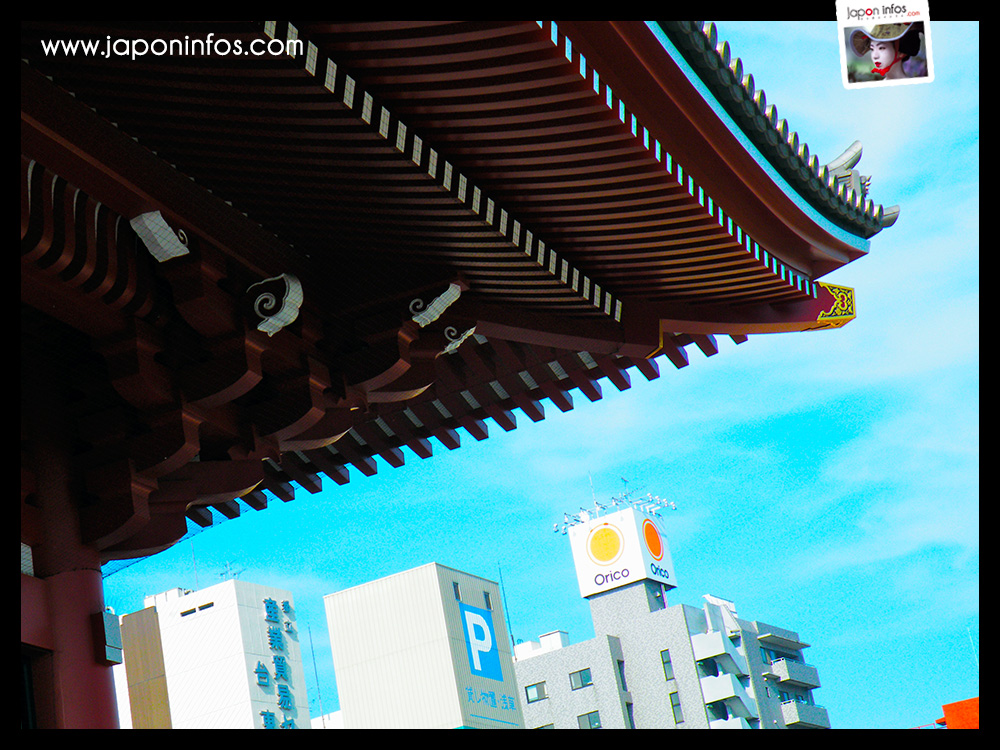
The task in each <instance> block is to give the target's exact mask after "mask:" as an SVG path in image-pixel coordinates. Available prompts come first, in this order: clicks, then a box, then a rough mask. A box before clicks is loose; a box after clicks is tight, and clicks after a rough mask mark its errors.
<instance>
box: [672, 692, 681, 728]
mask: <svg viewBox="0 0 1000 750" xmlns="http://www.w3.org/2000/svg"><path fill="white" fill-rule="evenodd" d="M670 707H671V708H672V709H673V710H674V724H680V723H681V722H683V721H684V712H683V711H682V710H681V696H680V693H676V692H674V693H671V694H670Z"/></svg>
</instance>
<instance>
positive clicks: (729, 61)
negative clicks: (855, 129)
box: [657, 21, 899, 238]
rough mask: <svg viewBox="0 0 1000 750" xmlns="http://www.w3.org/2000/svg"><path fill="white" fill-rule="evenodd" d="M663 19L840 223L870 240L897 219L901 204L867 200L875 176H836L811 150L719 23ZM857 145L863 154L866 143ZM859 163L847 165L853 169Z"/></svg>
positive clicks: (786, 170)
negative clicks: (722, 34) (757, 82)
mask: <svg viewBox="0 0 1000 750" xmlns="http://www.w3.org/2000/svg"><path fill="white" fill-rule="evenodd" d="M657 23H658V24H659V25H660V27H661V28H662V29H663V31H664V32H665V33H666V34H667V36H669V37H670V39H671V41H672V42H673V43H674V44H675V45H676V46H677V49H678V50H679V51H680V52H681V54H683V55H684V58H685V60H687V62H688V63H689V64H690V65H691V67H692V68H694V70H695V72H696V73H697V74H698V75H699V77H700V78H701V79H702V80H703V81H704V82H705V84H706V85H707V86H708V87H709V89H710V90H711V92H712V94H713V95H714V96H715V97H716V99H717V100H718V101H719V103H720V104H721V105H722V106H723V108H724V109H725V110H726V111H727V112H728V113H729V115H730V116H731V117H732V118H733V119H734V120H735V121H736V124H737V125H738V126H739V127H740V128H741V129H742V130H743V132H744V133H746V135H747V136H748V137H749V138H750V140H751V141H752V142H753V143H754V145H755V146H756V147H757V148H758V149H760V151H761V153H762V154H763V155H764V156H765V157H766V158H767V159H768V161H769V162H770V163H771V164H773V165H774V167H775V168H776V169H777V170H778V171H779V172H780V173H781V175H782V176H783V177H784V178H785V179H786V180H788V182H789V184H790V185H791V186H792V187H793V188H795V190H796V191H797V192H798V193H799V194H800V195H802V196H803V197H804V198H805V199H806V200H808V201H809V203H810V204H811V205H813V206H814V207H815V208H817V209H818V210H819V211H820V212H821V213H823V214H824V215H825V216H826V217H827V218H829V219H830V220H831V221H833V222H834V223H836V224H837V225H838V226H841V227H843V228H844V229H846V230H848V231H850V232H851V233H853V234H856V235H859V236H862V237H865V238H868V237H871V236H872V235H874V234H877V233H878V232H880V231H881V230H882V229H884V228H886V227H888V226H891V225H892V224H893V223H895V221H896V218H897V217H898V216H899V206H892V207H890V208H888V209H884V208H883V207H882V206H880V205H877V204H875V203H874V202H873V201H871V200H869V199H868V198H867V185H868V181H870V179H871V178H870V177H867V178H861V177H860V175H859V176H858V178H857V180H855V181H853V182H852V184H851V185H848V184H847V180H846V179H840V180H838V179H837V178H836V175H834V174H833V173H832V170H831V168H830V165H822V164H820V163H819V159H817V158H816V156H815V155H814V154H810V152H809V147H808V146H807V145H806V144H805V143H804V142H802V141H801V140H800V138H799V135H798V133H796V132H795V131H793V130H792V129H791V127H790V126H789V124H788V122H787V121H786V120H784V119H780V118H779V117H778V110H777V107H775V106H774V104H768V103H767V98H766V96H765V94H764V92H763V91H762V90H758V89H757V88H756V85H755V82H754V80H753V76H751V75H748V74H745V73H744V70H743V63H742V62H741V61H740V59H739V58H734V57H733V55H732V51H731V49H730V46H729V43H728V42H726V41H722V40H720V39H719V36H718V29H717V27H716V25H715V24H714V23H712V22H708V23H706V22H705V21H658V22H657ZM857 145H858V153H857V156H858V158H860V144H857ZM852 149H854V145H852V146H851V147H850V148H849V149H848V151H847V152H845V155H849V154H848V152H850V155H853V151H852ZM845 155H842V156H841V157H838V159H835V160H834V162H831V164H835V163H837V162H838V161H840V160H842V159H843V158H844V156H845ZM856 163H857V162H856V161H855V162H854V164H856ZM854 164H852V165H851V167H846V168H847V169H851V168H852V167H853V166H854ZM862 188H863V189H862Z"/></svg>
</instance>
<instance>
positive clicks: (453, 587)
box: [451, 581, 462, 602]
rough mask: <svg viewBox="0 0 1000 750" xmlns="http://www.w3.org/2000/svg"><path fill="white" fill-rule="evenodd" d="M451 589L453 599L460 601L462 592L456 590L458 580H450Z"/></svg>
mask: <svg viewBox="0 0 1000 750" xmlns="http://www.w3.org/2000/svg"><path fill="white" fill-rule="evenodd" d="M451 590H452V591H454V592H455V601H457V602H460V601H462V592H461V591H459V590H458V581H452V583H451Z"/></svg>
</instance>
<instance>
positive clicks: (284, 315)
mask: <svg viewBox="0 0 1000 750" xmlns="http://www.w3.org/2000/svg"><path fill="white" fill-rule="evenodd" d="M247 293H248V294H249V295H250V297H252V298H253V302H252V307H253V312H254V314H255V315H256V316H257V317H258V318H259V319H260V322H259V323H258V324H257V330H258V331H263V332H264V333H266V334H267V335H268V336H273V335H274V334H276V333H277V332H278V331H280V330H281V329H282V328H284V327H285V326H287V325H288V324H289V323H292V322H294V321H295V319H296V318H297V317H299V308H300V307H301V306H302V300H303V296H302V283H301V282H300V281H299V280H298V279H297V278H296V277H295V276H293V275H292V274H290V273H283V274H281V275H280V276H275V277H273V278H270V279H264V281H260V282H258V283H256V284H252V285H251V286H250V287H249V288H248V289H247Z"/></svg>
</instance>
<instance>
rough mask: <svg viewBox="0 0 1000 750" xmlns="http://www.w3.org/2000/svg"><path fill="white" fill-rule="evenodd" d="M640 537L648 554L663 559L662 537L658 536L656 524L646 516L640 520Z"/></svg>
mask: <svg viewBox="0 0 1000 750" xmlns="http://www.w3.org/2000/svg"><path fill="white" fill-rule="evenodd" d="M642 538H643V541H645V542H646V549H648V550H649V554H651V555H652V556H653V557H655V558H656V559H657V560H661V559H663V539H661V538H660V532H659V530H658V529H657V528H656V525H655V524H654V523H653V522H652V521H650V520H649V519H648V518H647V519H645V520H643V522H642Z"/></svg>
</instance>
